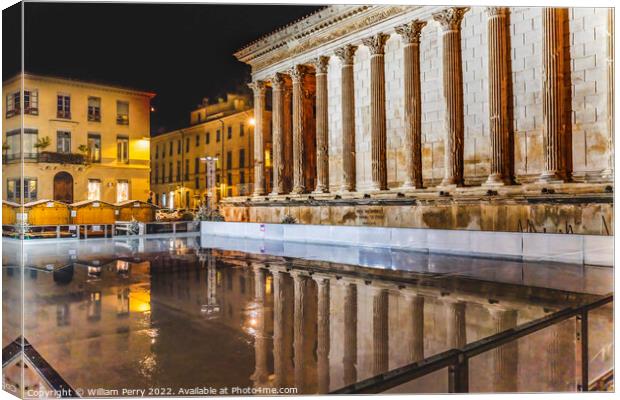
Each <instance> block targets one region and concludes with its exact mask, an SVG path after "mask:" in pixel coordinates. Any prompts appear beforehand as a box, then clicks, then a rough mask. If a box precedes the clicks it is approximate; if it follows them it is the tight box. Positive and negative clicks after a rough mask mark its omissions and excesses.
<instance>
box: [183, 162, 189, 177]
mask: <svg viewBox="0 0 620 400" xmlns="http://www.w3.org/2000/svg"><path fill="white" fill-rule="evenodd" d="M184 173H185V174H184V175H185V177H184V178H183V180H185V181H188V180H189V158H186V159H185V171H184Z"/></svg>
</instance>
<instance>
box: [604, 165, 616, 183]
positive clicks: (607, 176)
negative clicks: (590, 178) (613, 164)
mask: <svg viewBox="0 0 620 400" xmlns="http://www.w3.org/2000/svg"><path fill="white" fill-rule="evenodd" d="M601 179H603V180H604V181H610V182H613V181H614V170H613V169H610V168H608V169H606V170H604V171H603V172H601Z"/></svg>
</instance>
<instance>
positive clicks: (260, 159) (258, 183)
mask: <svg viewBox="0 0 620 400" xmlns="http://www.w3.org/2000/svg"><path fill="white" fill-rule="evenodd" d="M248 86H249V87H250V89H252V90H253V91H254V121H255V125H254V196H261V195H264V194H265V152H264V143H263V126H264V125H263V114H264V112H265V82H263V81H254V82H252V83H250V84H249V85H248ZM224 134H225V133H224V132H222V135H224ZM223 157H224V154H222V160H223ZM221 178H222V179H224V177H221Z"/></svg>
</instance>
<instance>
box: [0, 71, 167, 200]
mask: <svg viewBox="0 0 620 400" xmlns="http://www.w3.org/2000/svg"><path fill="white" fill-rule="evenodd" d="M22 77H23V80H22ZM2 91H3V95H4V99H5V101H4V102H3V115H4V130H3V132H2V134H3V142H2V143H3V182H2V188H3V199H5V200H9V201H15V202H21V201H22V199H21V192H22V180H21V177H22V171H21V160H22V159H23V167H24V168H23V197H24V198H23V201H24V202H25V203H28V202H31V201H35V200H39V199H53V200H59V201H63V202H66V203H73V202H76V201H82V200H89V199H90V200H103V201H106V202H110V203H115V202H118V201H124V200H130V199H131V200H142V201H146V200H147V199H148V197H149V193H150V188H149V184H150V182H149V168H150V165H149V160H150V154H149V152H150V146H149V139H150V138H149V134H150V100H151V99H152V98H153V97H154V96H155V95H154V94H153V93H149V92H142V91H136V90H133V89H126V88H121V87H115V86H108V85H101V84H96V83H89V82H82V81H75V80H70V79H65V78H57V77H49V76H42V75H32V74H23V75H22V74H20V75H17V76H15V77H13V78H11V79H8V80H6V81H4V82H3V87H2ZM22 121H23V125H22ZM22 150H23V151H22Z"/></svg>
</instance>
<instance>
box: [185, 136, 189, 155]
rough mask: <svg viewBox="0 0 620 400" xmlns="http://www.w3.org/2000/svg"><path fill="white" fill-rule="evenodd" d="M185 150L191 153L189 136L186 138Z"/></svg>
mask: <svg viewBox="0 0 620 400" xmlns="http://www.w3.org/2000/svg"><path fill="white" fill-rule="evenodd" d="M185 152H186V153H189V138H185Z"/></svg>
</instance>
